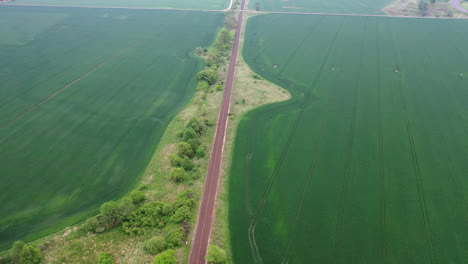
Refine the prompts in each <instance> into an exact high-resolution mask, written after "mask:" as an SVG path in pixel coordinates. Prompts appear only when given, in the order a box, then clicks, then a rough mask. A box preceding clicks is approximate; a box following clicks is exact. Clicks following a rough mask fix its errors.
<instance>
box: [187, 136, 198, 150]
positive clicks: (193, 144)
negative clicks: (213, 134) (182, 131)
mask: <svg viewBox="0 0 468 264" xmlns="http://www.w3.org/2000/svg"><path fill="white" fill-rule="evenodd" d="M187 143H189V144H190V146H191V147H192V149H197V148H198V147H199V146H200V141H198V139H196V138H192V139H189V140H188V141H187Z"/></svg>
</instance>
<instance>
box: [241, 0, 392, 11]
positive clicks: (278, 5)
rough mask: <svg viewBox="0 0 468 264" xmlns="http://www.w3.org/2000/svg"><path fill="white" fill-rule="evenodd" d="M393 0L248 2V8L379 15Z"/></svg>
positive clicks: (273, 0) (267, 0) (268, 0)
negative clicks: (257, 6)
mask: <svg viewBox="0 0 468 264" xmlns="http://www.w3.org/2000/svg"><path fill="white" fill-rule="evenodd" d="M393 1H394V0H258V1H250V2H249V8H250V9H255V5H256V3H258V4H259V7H260V11H275V12H312V13H339V14H381V13H382V12H381V11H380V9H382V8H383V7H384V6H386V5H388V4H390V3H391V2H393Z"/></svg>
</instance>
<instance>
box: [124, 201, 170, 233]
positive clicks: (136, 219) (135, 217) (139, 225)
mask: <svg viewBox="0 0 468 264" xmlns="http://www.w3.org/2000/svg"><path fill="white" fill-rule="evenodd" d="M165 205H166V204H164V203H161V202H157V201H156V202H151V203H147V204H145V205H143V206H142V207H140V208H138V209H137V210H135V211H133V212H132V213H131V215H130V216H129V217H128V220H127V221H125V222H124V223H123V225H122V227H123V229H124V231H125V232H126V233H128V234H144V233H145V232H146V228H153V227H157V228H162V227H164V226H165V225H166V222H167V217H166V215H164V211H163V208H164V207H165Z"/></svg>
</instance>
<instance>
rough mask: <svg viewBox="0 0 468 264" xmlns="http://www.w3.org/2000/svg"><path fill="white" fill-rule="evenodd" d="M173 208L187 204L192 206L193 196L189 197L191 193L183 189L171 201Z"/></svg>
mask: <svg viewBox="0 0 468 264" xmlns="http://www.w3.org/2000/svg"><path fill="white" fill-rule="evenodd" d="M173 206H174V208H175V209H176V210H177V209H178V208H181V207H183V206H187V207H189V208H192V206H193V198H191V194H190V193H189V191H187V190H186V191H183V192H181V193H180V194H179V195H178V196H177V199H176V200H175V201H174V203H173Z"/></svg>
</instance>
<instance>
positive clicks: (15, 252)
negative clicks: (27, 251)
mask: <svg viewBox="0 0 468 264" xmlns="http://www.w3.org/2000/svg"><path fill="white" fill-rule="evenodd" d="M24 245H25V244H24V242H23V241H16V242H15V243H13V246H11V253H10V256H11V260H12V261H13V263H19V260H20V254H21V251H22V250H23V248H24Z"/></svg>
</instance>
